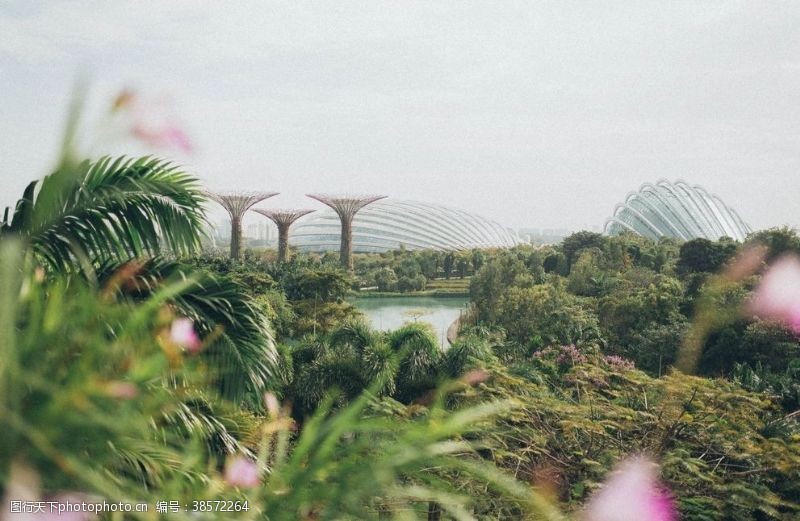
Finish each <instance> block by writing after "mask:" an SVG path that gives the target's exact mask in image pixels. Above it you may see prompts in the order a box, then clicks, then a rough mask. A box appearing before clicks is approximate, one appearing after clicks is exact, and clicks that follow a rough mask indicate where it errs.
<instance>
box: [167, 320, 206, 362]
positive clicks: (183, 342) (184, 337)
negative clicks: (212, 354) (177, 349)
mask: <svg viewBox="0 0 800 521" xmlns="http://www.w3.org/2000/svg"><path fill="white" fill-rule="evenodd" d="M169 339H170V340H172V341H173V342H174V343H176V344H178V345H179V346H182V347H184V348H185V349H186V350H187V351H189V352H190V353H198V352H199V351H200V349H201V348H202V347H203V344H202V343H201V342H200V338H199V337H198V336H197V333H196V332H195V330H194V323H193V322H192V319H190V318H186V317H183V318H176V319H175V320H173V321H172V326H171V327H170V329H169Z"/></svg>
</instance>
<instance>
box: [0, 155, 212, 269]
mask: <svg viewBox="0 0 800 521" xmlns="http://www.w3.org/2000/svg"><path fill="white" fill-rule="evenodd" d="M204 201H205V197H204V196H203V193H202V191H201V189H200V187H199V184H198V182H197V180H196V179H195V178H193V177H192V176H190V175H188V174H186V173H184V172H182V171H180V170H179V169H177V168H176V167H175V166H173V165H171V164H170V163H168V162H165V161H162V160H160V159H156V158H152V157H142V158H139V159H131V158H124V157H120V158H117V159H114V160H112V159H111V158H109V157H104V158H102V159H100V160H98V161H94V162H92V161H84V162H82V163H79V164H76V165H74V166H73V165H72V164H70V163H67V162H65V163H62V165H61V166H60V167H59V169H58V170H57V171H56V172H55V173H53V174H51V175H49V176H46V177H45V178H44V179H42V180H41V181H38V180H37V181H33V182H31V183H30V184H29V185H28V186H27V188H26V189H25V192H24V193H23V195H22V198H21V199H20V200H19V201H17V204H16V208H15V210H14V212H13V214H12V215H9V208H6V211H5V213H4V215H3V220H2V223H0V238H5V237H7V236H9V235H15V236H18V237H19V238H20V239H21V240H22V241H23V242H24V243H25V244H26V245H27V247H28V248H29V249H30V251H32V252H33V254H34V257H35V259H36V261H37V262H38V263H40V264H41V265H42V266H44V267H45V268H47V269H49V270H51V271H60V272H70V271H72V270H73V268H74V267H75V266H76V265H79V266H81V267H82V268H83V269H84V271H86V272H91V271H93V268H94V267H96V266H97V265H99V264H101V263H108V262H116V263H120V262H126V261H128V260H130V259H133V258H137V257H142V256H148V257H149V256H153V255H156V254H158V253H160V252H161V251H162V250H163V249H165V248H166V249H167V250H169V251H172V252H174V253H177V254H186V253H191V252H193V251H195V250H196V249H197V248H198V247H199V245H200V236H201V229H202V225H203V224H204V223H205V215H204V212H203V203H204Z"/></svg>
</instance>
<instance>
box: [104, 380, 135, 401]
mask: <svg viewBox="0 0 800 521" xmlns="http://www.w3.org/2000/svg"><path fill="white" fill-rule="evenodd" d="M106 393H108V395H109V396H111V397H112V398H119V399H120V400H132V399H134V398H136V396H137V395H138V394H139V388H138V387H136V386H135V385H134V384H132V383H130V382H109V383H108V384H106Z"/></svg>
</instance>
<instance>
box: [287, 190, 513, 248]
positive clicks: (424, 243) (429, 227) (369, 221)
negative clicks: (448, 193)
mask: <svg viewBox="0 0 800 521" xmlns="http://www.w3.org/2000/svg"><path fill="white" fill-rule="evenodd" d="M352 232H353V251H354V252H359V253H375V252H384V251H391V250H395V249H398V248H401V247H404V248H406V249H409V250H420V249H434V250H464V249H470V248H495V247H503V248H507V247H511V246H515V245H516V244H519V242H520V240H519V237H518V236H517V234H516V233H515V232H513V231H511V230H509V229H507V228H505V227H503V226H501V225H500V224H498V223H496V222H494V221H491V220H489V219H485V218H483V217H480V216H477V215H475V214H472V213H469V212H466V211H464V210H459V209H455V208H449V207H445V206H440V205H437V204H430V203H423V202H417V201H404V200H398V199H387V200H381V201H377V202H374V203H372V204H370V205H369V206H366V207H365V208H363V209H362V210H360V211H359V212H358V213H357V214H356V215H355V217H354V218H353V228H352ZM340 240H341V224H340V219H339V217H338V216H337V214H336V213H335V212H334V211H333V210H327V209H326V210H323V211H321V212H318V213H317V214H315V216H314V217H312V218H309V219H307V220H304V221H302V222H301V223H298V224H297V226H296V227H295V230H294V232H293V233H292V236H291V238H290V239H289V243H290V244H291V245H292V246H296V247H298V248H299V249H301V250H303V251H334V250H336V249H338V248H339V245H340Z"/></svg>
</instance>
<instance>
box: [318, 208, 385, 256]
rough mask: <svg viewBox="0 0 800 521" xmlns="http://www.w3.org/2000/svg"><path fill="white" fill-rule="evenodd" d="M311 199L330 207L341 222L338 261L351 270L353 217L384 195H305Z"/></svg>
mask: <svg viewBox="0 0 800 521" xmlns="http://www.w3.org/2000/svg"><path fill="white" fill-rule="evenodd" d="M306 195H307V196H308V197H310V198H312V199H316V200H317V201H319V202H321V203H323V204H326V205H328V206H330V207H331V208H332V209H333V211H334V212H336V215H338V216H339V220H340V221H341V222H342V242H341V248H340V250H339V259H340V260H341V263H342V266H344V267H345V268H346V269H347V270H350V271H352V270H353V257H352V253H353V217H355V215H356V214H357V213H358V211H359V210H361V209H362V208H364V207H365V206H367V205H368V204H370V203H374V202H375V201H378V200H379V199H383V198H385V197H386V196H385V195H325V194H306Z"/></svg>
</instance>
